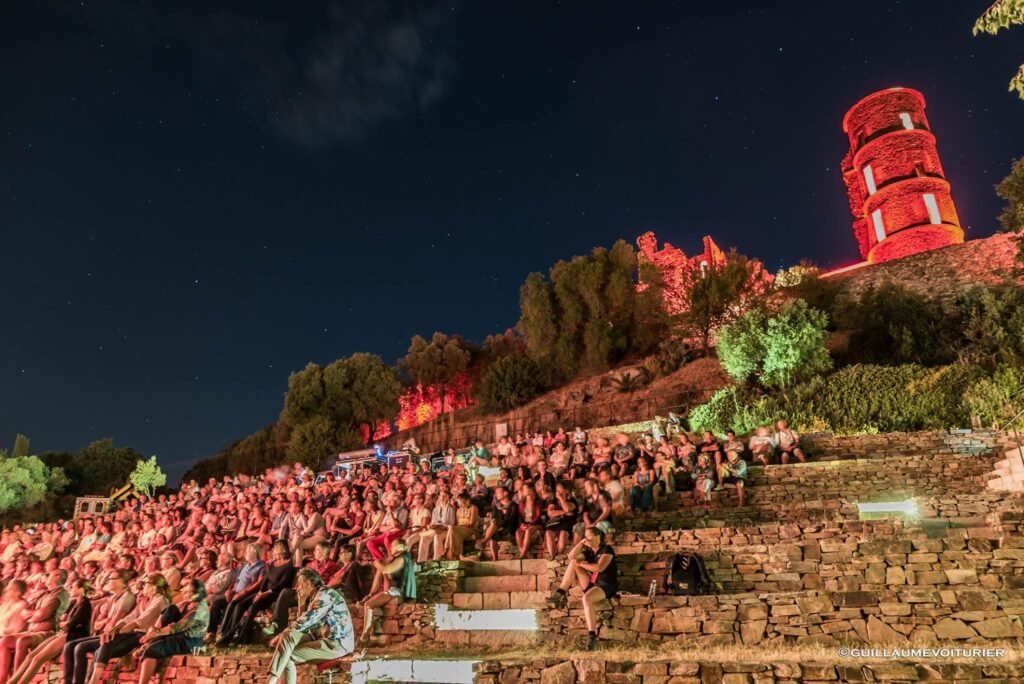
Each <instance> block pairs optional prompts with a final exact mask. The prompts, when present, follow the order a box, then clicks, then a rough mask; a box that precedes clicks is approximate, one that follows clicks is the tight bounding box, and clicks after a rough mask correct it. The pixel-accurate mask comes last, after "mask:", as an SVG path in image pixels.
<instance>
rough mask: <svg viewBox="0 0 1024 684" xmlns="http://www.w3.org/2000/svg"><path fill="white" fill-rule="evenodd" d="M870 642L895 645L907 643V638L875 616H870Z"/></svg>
mask: <svg viewBox="0 0 1024 684" xmlns="http://www.w3.org/2000/svg"><path fill="white" fill-rule="evenodd" d="M867 632H868V641H869V642H871V643H873V644H895V643H902V642H904V641H906V638H905V637H904V636H903V635H902V634H900V633H899V632H897V631H896V630H894V629H893V628H892V627H890V626H889V625H887V624H886V623H884V622H882V621H881V620H879V619H878V618H876V617H875V616H874V615H870V616H868V623H867Z"/></svg>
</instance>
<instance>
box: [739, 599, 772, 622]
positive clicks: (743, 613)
mask: <svg viewBox="0 0 1024 684" xmlns="http://www.w3.org/2000/svg"><path fill="white" fill-rule="evenodd" d="M736 614H737V619H739V620H740V622H746V621H748V620H764V619H767V617H768V606H767V605H766V604H764V603H743V604H740V606H739V609H738V610H737V613H736Z"/></svg>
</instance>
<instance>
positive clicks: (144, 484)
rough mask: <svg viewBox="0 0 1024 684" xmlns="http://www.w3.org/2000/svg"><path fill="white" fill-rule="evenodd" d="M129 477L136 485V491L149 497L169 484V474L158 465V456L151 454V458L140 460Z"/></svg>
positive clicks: (134, 485)
mask: <svg viewBox="0 0 1024 684" xmlns="http://www.w3.org/2000/svg"><path fill="white" fill-rule="evenodd" d="M128 479H129V481H131V483H132V486H133V487H135V491H136V492H138V493H139V494H141V495H143V496H145V497H147V498H149V497H151V496H153V492H155V491H156V490H157V489H159V488H160V487H163V486H164V485H165V484H167V475H165V474H164V471H163V470H161V469H160V466H159V465H157V462H156V456H150V457H149V460H141V461H139V462H138V463H137V464H136V466H135V470H133V471H132V474H131V475H129V476H128Z"/></svg>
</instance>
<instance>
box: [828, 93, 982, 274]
mask: <svg viewBox="0 0 1024 684" xmlns="http://www.w3.org/2000/svg"><path fill="white" fill-rule="evenodd" d="M843 132H844V133H846V134H847V135H848V136H849V138H850V151H849V152H847V153H846V156H845V157H844V158H843V167H842V168H843V180H844V181H845V182H846V190H847V193H848V195H849V198H850V210H851V211H852V212H853V232H854V235H856V237H857V243H858V244H859V245H860V253H861V255H862V256H863V257H864V258H865V259H867V260H868V261H869V262H871V263H877V262H880V261H888V260H890V259H897V258H899V257H904V256H907V255H909V254H917V253H918V252H924V251H927V250H929V249H935V248H937V247H945V246H946V245H951V244H955V243H958V242H963V241H964V231H963V230H962V229H961V228H960V219H959V218H957V215H956V207H955V206H953V199H952V197H950V195H949V182H948V181H946V177H945V174H943V173H942V164H940V163H939V153H938V152H937V151H936V149H935V136H934V135H932V132H931V129H930V127H929V126H928V119H927V118H926V117H925V115H924V96H923V95H921V93H919V92H917V91H916V90H912V89H910V88H889V89H888V90H880V91H878V92H877V93H872V94H871V95H868V96H867V97H865V98H864V99H863V100H861V101H860V102H858V103H857V104H855V105H854V106H853V107H851V108H850V111H848V112H847V113H846V116H845V117H843Z"/></svg>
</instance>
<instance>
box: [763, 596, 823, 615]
mask: <svg viewBox="0 0 1024 684" xmlns="http://www.w3.org/2000/svg"><path fill="white" fill-rule="evenodd" d="M796 605H797V608H798V611H799V613H802V614H804V615H813V614H818V615H820V614H822V613H831V612H832V599H830V598H829V597H828V596H801V597H799V598H797V600H796ZM783 607H784V606H773V609H772V615H778V614H780V613H779V612H778V609H779V608H783ZM782 614H787V613H782ZM788 614H789V615H793V614H794V613H792V612H790V613H788Z"/></svg>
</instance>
